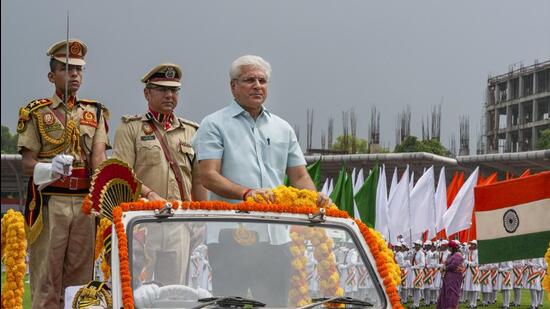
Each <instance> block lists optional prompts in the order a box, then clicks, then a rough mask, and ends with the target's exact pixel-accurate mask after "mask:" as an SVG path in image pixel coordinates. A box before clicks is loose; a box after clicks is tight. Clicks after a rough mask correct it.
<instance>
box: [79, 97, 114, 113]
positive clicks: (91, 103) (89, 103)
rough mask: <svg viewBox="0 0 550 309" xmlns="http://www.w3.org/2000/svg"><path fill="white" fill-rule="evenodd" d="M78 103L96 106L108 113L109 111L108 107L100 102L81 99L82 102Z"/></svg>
mask: <svg viewBox="0 0 550 309" xmlns="http://www.w3.org/2000/svg"><path fill="white" fill-rule="evenodd" d="M78 103H80V104H87V105H95V106H97V107H99V108H101V109H102V110H104V111H106V112H108V111H109V110H108V109H107V107H106V106H105V105H104V104H101V103H99V101H96V100H90V99H81V100H78Z"/></svg>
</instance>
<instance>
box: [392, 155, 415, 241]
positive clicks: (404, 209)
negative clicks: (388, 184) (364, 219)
mask: <svg viewBox="0 0 550 309" xmlns="http://www.w3.org/2000/svg"><path fill="white" fill-rule="evenodd" d="M388 209H389V213H390V216H389V219H390V238H391V239H390V241H391V243H392V244H395V243H397V237H398V236H400V235H401V236H403V238H404V239H406V240H407V242H408V243H411V240H410V227H411V225H410V213H409V166H408V165H407V169H405V172H404V173H403V176H401V180H400V181H399V183H397V185H396V188H395V191H394V192H393V195H392V196H391V197H390V199H389V201H388Z"/></svg>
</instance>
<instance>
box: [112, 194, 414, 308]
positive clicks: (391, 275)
mask: <svg viewBox="0 0 550 309" xmlns="http://www.w3.org/2000/svg"><path fill="white" fill-rule="evenodd" d="M285 188H287V187H284V186H280V187H278V188H276V189H274V190H273V191H274V193H275V194H277V193H276V192H277V190H278V191H279V192H280V194H281V193H282V195H281V198H280V199H281V201H280V202H281V203H282V204H260V203H255V202H251V201H245V202H242V203H239V204H229V203H227V202H220V201H200V202H188V201H185V202H182V201H172V202H170V203H171V205H172V208H173V209H193V210H212V211H216V210H220V211H228V210H229V211H230V210H235V211H260V212H275V213H292V214H305V215H307V214H314V213H317V212H318V211H319V209H318V208H317V206H316V204H315V203H314V202H313V201H316V200H317V198H316V192H312V194H306V195H299V194H300V193H299V192H296V191H294V190H297V189H294V188H288V190H286V189H285ZM297 191H304V190H297ZM294 194H297V195H296V198H297V200H299V201H298V202H297V203H295V204H293V203H292V202H290V200H291V199H292V198H293V197H294ZM307 196H309V198H307ZM313 196H315V198H312V197H313ZM283 203H284V204H283ZM298 203H300V204H298ZM164 205H165V202H163V201H144V200H140V201H137V202H131V203H122V204H120V206H119V207H115V209H117V212H120V213H119V217H118V220H119V222H120V226H117V225H116V222H115V228H116V231H117V237H119V252H125V261H123V259H122V256H121V260H120V267H121V270H120V273H121V283H122V286H123V299H124V298H127V300H126V301H127V302H128V301H130V300H131V301H132V307H126V305H125V308H133V296H132V288H131V275H130V272H129V269H130V268H129V265H128V244H127V242H128V240H127V239H126V235H125V234H124V226H123V224H122V212H126V211H138V210H155V209H162V208H163V207H164ZM115 209H113V217H114V214H115ZM325 215H327V216H330V217H338V218H350V217H349V215H348V213H347V212H345V211H343V210H339V209H337V208H336V207H335V206H334V204H332V205H331V206H330V207H329V208H327V209H326V210H325ZM355 221H356V223H357V224H358V227H359V230H360V231H361V233H362V235H363V237H364V238H365V241H366V242H367V244H368V246H369V248H370V251H371V253H372V254H373V256H374V258H375V260H376V268H377V270H378V273H379V274H380V276H381V277H382V280H383V283H384V287H385V288H386V293H387V294H388V296H389V298H390V302H391V305H392V307H393V308H404V307H403V305H401V302H400V300H399V295H398V293H397V284H398V283H399V282H400V271H399V270H398V269H399V268H398V266H397V264H396V263H395V260H394V259H393V253H391V251H390V250H389V249H388V247H387V245H386V243H385V242H384V240H383V239H382V237H381V236H380V234H379V233H377V232H375V231H374V230H373V229H370V228H369V227H367V225H365V224H364V223H362V222H361V221H360V220H355ZM119 229H120V231H119ZM119 234H123V235H124V240H125V247H124V248H122V247H121V242H120V236H119ZM124 265H125V266H124ZM123 266H124V267H123ZM123 268H124V270H123ZM125 286H126V287H127V289H126V292H125V289H124V287H125ZM123 303H124V300H123Z"/></svg>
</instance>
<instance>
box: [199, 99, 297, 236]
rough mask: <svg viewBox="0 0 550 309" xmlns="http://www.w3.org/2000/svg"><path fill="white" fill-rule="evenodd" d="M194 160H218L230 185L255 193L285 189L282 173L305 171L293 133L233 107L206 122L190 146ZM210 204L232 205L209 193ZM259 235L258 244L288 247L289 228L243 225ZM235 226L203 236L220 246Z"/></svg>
mask: <svg viewBox="0 0 550 309" xmlns="http://www.w3.org/2000/svg"><path fill="white" fill-rule="evenodd" d="M192 144H193V148H194V149H195V155H196V158H197V159H198V160H199V161H200V160H209V159H221V161H222V162H221V174H222V176H224V177H225V178H227V179H229V180H230V181H232V182H234V183H237V184H240V185H242V186H246V187H249V188H253V189H259V188H274V187H276V186H279V185H281V184H283V182H284V178H285V174H286V168H287V167H294V166H300V165H306V160H305V158H304V154H303V153H302V149H301V148H300V145H299V144H298V139H297V138H296V134H295V133H294V130H293V129H292V127H291V126H290V125H289V124H288V123H287V122H286V121H284V120H283V119H281V118H279V117H277V116H276V115H273V114H271V113H270V112H269V111H268V110H267V109H266V108H262V112H261V113H260V115H259V116H258V117H257V118H256V120H254V119H253V118H252V116H250V114H249V113H248V112H247V111H245V110H244V109H243V108H242V107H241V106H240V105H239V104H237V102H235V101H233V102H231V104H229V106H227V107H225V108H222V109H221V110H219V111H217V112H215V113H213V114H210V115H208V116H206V117H205V118H204V119H203V120H202V122H201V125H200V127H199V130H198V131H197V133H196V134H195V137H194V138H193V141H192ZM209 198H210V200H223V201H228V202H230V203H236V202H242V201H241V200H231V199H228V198H225V197H222V196H219V195H217V194H215V193H213V192H210V197H209ZM244 226H245V227H246V228H247V229H249V230H252V231H256V232H258V238H259V239H258V241H260V242H265V241H269V242H270V243H271V244H273V245H280V244H285V243H288V242H290V237H289V234H288V233H289V231H288V228H286V227H284V226H281V225H277V224H255V223H245V224H244ZM236 227H237V224H236V223H229V222H226V223H222V222H220V223H218V224H217V225H215V226H211V228H210V229H209V230H208V231H207V233H206V242H207V243H214V242H218V235H219V232H220V230H221V229H223V228H236Z"/></svg>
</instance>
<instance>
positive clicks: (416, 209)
mask: <svg viewBox="0 0 550 309" xmlns="http://www.w3.org/2000/svg"><path fill="white" fill-rule="evenodd" d="M434 203H435V200H434V168H433V166H432V167H430V168H429V169H428V170H427V171H426V173H424V174H423V175H422V176H421V177H420V179H418V181H417V182H416V185H415V186H414V188H413V189H412V191H411V197H410V205H411V230H412V237H413V238H412V239H420V238H421V236H422V233H424V232H425V231H427V230H429V229H431V228H432V229H433V226H434V218H435V213H434V211H435V209H434Z"/></svg>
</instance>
